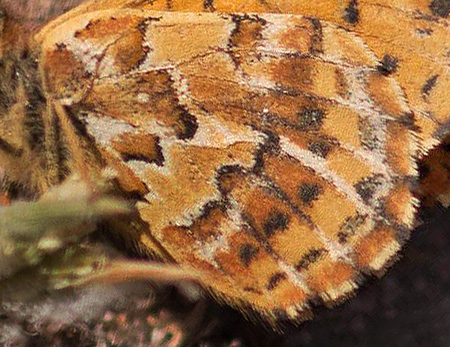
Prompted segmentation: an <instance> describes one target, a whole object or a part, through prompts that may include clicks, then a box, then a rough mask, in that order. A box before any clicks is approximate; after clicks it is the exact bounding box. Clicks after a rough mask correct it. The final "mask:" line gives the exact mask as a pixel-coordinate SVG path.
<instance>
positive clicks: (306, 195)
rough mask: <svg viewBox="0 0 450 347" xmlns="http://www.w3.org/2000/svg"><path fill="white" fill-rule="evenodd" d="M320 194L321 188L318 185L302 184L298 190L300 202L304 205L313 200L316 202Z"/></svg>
mask: <svg viewBox="0 0 450 347" xmlns="http://www.w3.org/2000/svg"><path fill="white" fill-rule="evenodd" d="M321 192H322V187H321V186H319V185H318V184H315V183H314V184H311V183H304V184H302V185H301V186H300V187H299V189H298V195H299V197H300V200H301V201H302V202H303V203H304V204H305V205H309V204H311V203H312V202H313V201H314V200H317V197H318V196H319V194H320V193H321Z"/></svg>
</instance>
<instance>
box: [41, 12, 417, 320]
mask: <svg viewBox="0 0 450 347" xmlns="http://www.w3.org/2000/svg"><path fill="white" fill-rule="evenodd" d="M41 61H42V71H43V76H44V80H45V87H46V91H47V94H48V95H49V97H50V98H52V99H53V100H55V102H57V103H58V104H61V105H64V108H65V109H66V110H69V111H70V113H71V114H74V115H76V117H78V118H79V119H80V122H79V124H78V125H77V126H78V127H80V129H85V130H86V131H81V130H80V131H79V132H78V133H79V135H80V136H84V137H86V138H91V139H92V138H93V139H95V142H96V143H97V144H98V146H99V148H100V150H101V151H102V153H103V156H104V158H105V160H106V161H107V162H108V163H109V165H110V166H111V167H113V168H114V169H115V171H116V173H117V175H118V177H119V184H120V186H121V189H122V190H123V191H126V192H132V193H134V194H138V195H139V197H140V200H141V201H140V202H138V204H137V206H138V208H139V211H140V215H141V217H142V219H143V220H144V221H145V222H147V223H148V230H146V231H145V232H144V233H143V235H142V238H141V240H140V242H141V244H143V245H146V246H147V247H148V248H150V249H153V250H155V248H158V247H160V246H161V245H162V247H163V248H164V252H167V254H161V256H166V258H169V259H171V260H172V259H173V260H175V261H177V262H182V263H186V264H190V265H191V266H193V267H195V268H197V269H201V270H203V273H204V277H203V279H202V281H203V284H204V286H205V287H206V288H208V289H210V290H211V291H212V292H213V294H215V295H216V296H218V297H219V298H221V299H223V300H225V301H227V302H229V303H231V304H234V305H237V306H238V307H244V306H251V307H252V308H253V309H255V310H256V311H258V312H259V313H261V314H263V315H264V316H267V317H269V318H276V317H277V316H278V315H279V314H280V313H281V314H282V315H286V314H287V315H288V316H289V317H290V318H296V317H297V316H298V315H299V314H300V313H301V312H304V310H306V309H307V308H308V307H309V305H308V302H309V301H310V300H313V299H315V298H321V299H322V300H324V301H325V302H336V301H337V300H339V299H342V298H344V297H345V296H346V295H348V294H349V293H351V292H352V291H353V290H354V289H355V288H356V286H357V284H356V283H358V280H359V278H360V276H361V275H362V274H363V273H369V272H372V273H380V272H382V271H383V269H384V268H385V267H386V266H387V265H388V264H389V262H390V261H391V260H392V259H393V257H394V256H395V255H396V253H397V252H398V250H399V249H400V247H401V245H402V244H403V242H404V240H405V239H406V238H407V236H408V230H409V229H410V228H411V226H412V223H413V218H414V212H415V204H416V200H415V199H414V197H413V196H412V193H411V184H412V182H413V181H414V180H415V179H416V178H417V172H416V164H415V157H416V155H417V149H418V143H417V142H418V141H417V138H418V133H417V130H416V128H415V127H414V123H413V122H411V114H412V113H413V112H414V110H413V109H412V107H411V106H410V105H409V104H408V102H407V101H406V100H407V98H406V96H405V94H404V90H403V88H402V86H401V85H399V83H398V82H397V81H396V79H394V78H393V77H392V76H390V75H391V74H386V73H385V71H384V70H383V69H380V60H379V58H378V56H377V54H375V53H374V52H373V51H372V49H371V48H370V47H369V46H368V45H366V44H365V43H364V41H363V40H362V39H361V37H359V36H358V35H357V34H355V33H353V32H350V31H348V30H346V29H345V28H342V27H340V26H337V25H336V24H333V23H331V22H327V21H323V20H318V19H315V18H311V17H305V16H296V15H282V14H281V15H280V14H261V15H238V14H235V15H225V14H201V13H196V14H195V13H178V12H173V13H169V12H164V13H162V12H151V11H140V10H129V9H123V10H108V11H100V12H92V13H91V12H89V13H85V14H84V15H83V16H80V17H75V18H72V19H70V20H68V21H66V22H64V23H63V24H60V25H59V26H57V28H56V29H54V30H52V31H49V32H48V33H47V35H46V36H45V40H44V41H43V43H42V60H41Z"/></svg>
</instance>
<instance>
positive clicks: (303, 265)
mask: <svg viewBox="0 0 450 347" xmlns="http://www.w3.org/2000/svg"><path fill="white" fill-rule="evenodd" d="M324 253H326V250H325V249H323V248H320V249H312V250H311V251H309V252H308V253H306V254H305V255H304V256H303V257H302V258H301V259H300V260H299V262H298V263H297V264H296V265H295V269H296V270H297V271H302V270H307V269H308V267H309V266H310V265H311V264H313V263H315V262H316V261H317V260H318V259H319V258H320V256H321V255H322V254H324Z"/></svg>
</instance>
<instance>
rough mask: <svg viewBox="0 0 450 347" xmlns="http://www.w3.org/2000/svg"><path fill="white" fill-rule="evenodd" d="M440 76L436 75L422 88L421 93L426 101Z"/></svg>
mask: <svg viewBox="0 0 450 347" xmlns="http://www.w3.org/2000/svg"><path fill="white" fill-rule="evenodd" d="M438 77H439V75H434V76H432V77H430V78H429V79H428V80H427V81H426V82H425V84H424V85H423V86H422V89H421V90H420V92H421V93H422V97H423V98H424V99H425V98H426V97H427V96H429V95H430V93H431V90H432V89H433V88H434V86H435V85H436V82H437V80H438Z"/></svg>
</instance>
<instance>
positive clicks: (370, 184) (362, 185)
mask: <svg viewBox="0 0 450 347" xmlns="http://www.w3.org/2000/svg"><path fill="white" fill-rule="evenodd" d="M381 179H382V177H381V176H380V175H374V176H371V177H365V178H363V179H361V180H360V181H359V182H358V183H356V184H355V185H354V187H355V189H356V192H357V193H358V194H359V196H360V197H361V199H362V200H363V201H364V202H365V203H370V201H371V200H372V198H373V196H374V194H375V193H376V191H377V189H378V187H379V186H380V185H381V184H382V180H381Z"/></svg>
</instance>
